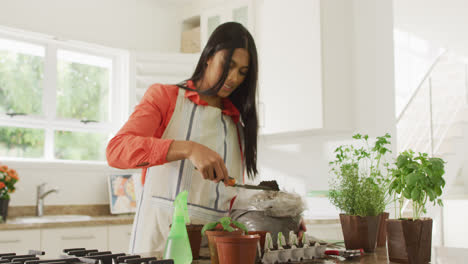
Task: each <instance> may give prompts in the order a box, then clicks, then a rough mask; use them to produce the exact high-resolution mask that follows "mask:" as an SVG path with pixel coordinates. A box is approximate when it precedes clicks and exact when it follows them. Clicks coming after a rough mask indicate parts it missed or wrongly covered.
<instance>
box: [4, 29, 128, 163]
mask: <svg viewBox="0 0 468 264" xmlns="http://www.w3.org/2000/svg"><path fill="white" fill-rule="evenodd" d="M127 78H128V54H127V53H126V52H124V51H120V50H115V49H110V48H103V47H97V46H92V45H89V44H84V43H77V42H72V41H57V40H54V39H52V38H50V37H42V36H41V37H37V36H36V35H32V34H31V36H27V35H25V34H24V33H21V34H18V33H15V32H4V31H0V157H1V158H8V159H24V158H33V159H42V160H81V161H105V147H106V145H107V141H108V140H109V138H110V137H111V135H112V133H113V132H114V131H115V130H116V129H117V128H118V127H120V125H121V123H122V121H123V117H126V116H127V114H128V109H129V107H128V102H127V101H126V100H125V98H128V82H126V81H127V80H128V79H127ZM125 84H127V85H125Z"/></svg>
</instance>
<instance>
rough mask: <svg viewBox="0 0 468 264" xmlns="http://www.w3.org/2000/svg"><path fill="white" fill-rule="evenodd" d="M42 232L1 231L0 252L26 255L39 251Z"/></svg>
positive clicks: (32, 230) (35, 230)
mask: <svg viewBox="0 0 468 264" xmlns="http://www.w3.org/2000/svg"><path fill="white" fill-rule="evenodd" d="M40 246H41V232H40V230H39V229H31V230H7V231H0V252H3V253H7V252H15V253H17V254H26V253H28V250H30V249H34V250H39V249H40Z"/></svg>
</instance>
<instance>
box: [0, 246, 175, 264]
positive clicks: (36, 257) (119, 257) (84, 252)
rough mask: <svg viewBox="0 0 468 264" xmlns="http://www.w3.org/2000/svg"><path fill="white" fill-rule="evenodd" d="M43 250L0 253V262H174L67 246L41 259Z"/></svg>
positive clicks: (153, 263) (151, 263) (91, 263)
mask: <svg viewBox="0 0 468 264" xmlns="http://www.w3.org/2000/svg"><path fill="white" fill-rule="evenodd" d="M43 255H45V252H43V251H37V250H29V252H28V254H24V255H21V254H16V253H1V252H0V264H174V261H173V260H172V259H164V260H158V259H156V258H155V257H141V256H140V255H127V254H125V253H112V252H110V251H98V250H97V249H86V248H68V249H64V250H63V254H61V255H60V256H59V257H58V258H55V259H41V256H43Z"/></svg>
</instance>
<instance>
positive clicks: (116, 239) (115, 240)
mask: <svg viewBox="0 0 468 264" xmlns="http://www.w3.org/2000/svg"><path fill="white" fill-rule="evenodd" d="M131 234H132V225H114V226H109V227H108V241H109V250H110V251H112V252H124V253H128V249H129V243H130V236H131Z"/></svg>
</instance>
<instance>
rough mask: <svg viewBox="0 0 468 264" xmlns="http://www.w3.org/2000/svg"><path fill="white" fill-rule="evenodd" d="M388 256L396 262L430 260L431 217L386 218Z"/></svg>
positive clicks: (417, 262) (415, 262) (416, 262)
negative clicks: (419, 218) (413, 218)
mask: <svg viewBox="0 0 468 264" xmlns="http://www.w3.org/2000/svg"><path fill="white" fill-rule="evenodd" d="M387 240H388V256H389V259H390V261H393V262H397V263H410V264H420V263H429V261H431V244H432V219H430V218H423V219H421V220H415V221H413V220H411V219H410V220H396V219H389V220H387Z"/></svg>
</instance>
